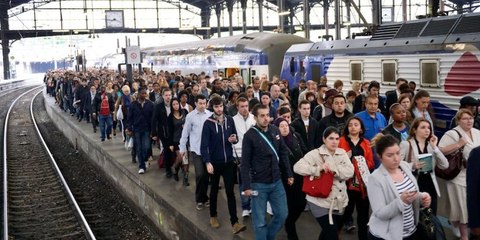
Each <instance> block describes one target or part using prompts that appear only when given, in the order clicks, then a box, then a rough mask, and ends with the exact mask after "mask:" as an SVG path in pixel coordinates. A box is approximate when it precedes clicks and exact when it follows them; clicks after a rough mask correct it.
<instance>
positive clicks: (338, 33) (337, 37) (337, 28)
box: [335, 0, 342, 40]
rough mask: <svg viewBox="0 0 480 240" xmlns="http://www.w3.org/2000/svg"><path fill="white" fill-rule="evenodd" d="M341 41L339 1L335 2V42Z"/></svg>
mask: <svg viewBox="0 0 480 240" xmlns="http://www.w3.org/2000/svg"><path fill="white" fill-rule="evenodd" d="M340 39H342V19H340V0H335V40H340Z"/></svg>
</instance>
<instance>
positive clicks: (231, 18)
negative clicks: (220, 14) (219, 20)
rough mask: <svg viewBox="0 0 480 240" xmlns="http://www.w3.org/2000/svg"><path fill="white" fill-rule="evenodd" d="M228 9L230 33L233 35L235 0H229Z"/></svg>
mask: <svg viewBox="0 0 480 240" xmlns="http://www.w3.org/2000/svg"><path fill="white" fill-rule="evenodd" d="M226 3H227V11H228V33H229V34H230V36H233V4H235V0H227V2H226Z"/></svg>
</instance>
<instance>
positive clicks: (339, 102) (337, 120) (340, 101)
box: [317, 94, 353, 145]
mask: <svg viewBox="0 0 480 240" xmlns="http://www.w3.org/2000/svg"><path fill="white" fill-rule="evenodd" d="M345 108H346V101H345V96H343V95H342V94H337V95H335V96H333V103H332V114H330V115H328V116H326V117H324V118H322V120H320V122H319V123H318V130H317V133H318V134H322V135H323V131H325V129H326V128H327V127H330V126H333V127H336V128H337V129H338V131H340V132H341V133H343V129H345V127H347V126H345V124H346V123H347V120H348V119H349V118H350V117H352V116H353V114H351V113H350V112H349V111H347V110H345ZM319 141H320V145H321V144H323V138H319Z"/></svg>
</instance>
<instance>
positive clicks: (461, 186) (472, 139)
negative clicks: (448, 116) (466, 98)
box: [438, 109, 480, 240]
mask: <svg viewBox="0 0 480 240" xmlns="http://www.w3.org/2000/svg"><path fill="white" fill-rule="evenodd" d="M455 120H456V121H457V123H458V126H456V127H455V128H453V129H452V130H450V131H448V132H446V133H445V135H443V137H442V139H441V140H440V143H439V144H438V146H439V147H440V150H441V151H442V152H443V154H445V155H447V154H451V153H453V152H455V151H457V150H459V149H460V148H462V147H463V159H464V161H465V164H464V166H463V168H462V170H461V171H460V173H459V174H458V175H457V176H456V177H455V178H454V179H452V180H450V181H447V182H446V185H447V192H448V200H449V202H450V204H449V205H450V209H449V210H450V211H449V220H450V222H451V223H452V224H453V225H454V226H455V227H458V228H459V230H460V236H461V239H462V240H467V239H468V228H467V223H468V213H467V180H466V175H467V174H466V172H467V171H466V170H467V169H466V161H467V159H468V156H469V155H470V151H471V150H472V149H473V148H475V147H477V146H480V131H479V130H478V129H475V128H473V122H474V115H473V113H472V112H471V111H470V110H468V109H460V110H458V112H457V114H456V115H455ZM455 130H457V131H458V132H459V133H460V135H461V137H460V136H459V135H458V133H457V132H456V131H455Z"/></svg>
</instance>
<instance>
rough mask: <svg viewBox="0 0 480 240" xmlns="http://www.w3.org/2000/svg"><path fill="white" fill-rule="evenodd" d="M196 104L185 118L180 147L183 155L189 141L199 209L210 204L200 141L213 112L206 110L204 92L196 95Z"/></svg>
mask: <svg viewBox="0 0 480 240" xmlns="http://www.w3.org/2000/svg"><path fill="white" fill-rule="evenodd" d="M195 106H196V107H195V110H193V111H191V112H190V113H189V114H188V115H187V117H186V118H185V124H184V126H183V130H182V138H181V139H180V146H179V148H180V154H182V156H183V154H185V152H186V150H187V142H188V144H189V146H190V153H191V155H190V156H191V157H190V159H189V161H191V162H192V163H193V166H194V168H195V182H196V188H195V201H196V202H197V210H202V209H203V207H204V206H206V207H208V206H210V205H209V204H210V203H209V202H208V197H207V189H208V175H207V168H206V167H205V164H204V163H203V160H202V153H201V152H200V142H201V140H202V129H203V124H204V123H205V121H206V120H207V118H208V117H210V116H211V115H212V113H211V112H210V111H208V110H206V108H207V98H206V97H205V96H204V95H202V94H199V95H197V96H196V97H195Z"/></svg>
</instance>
